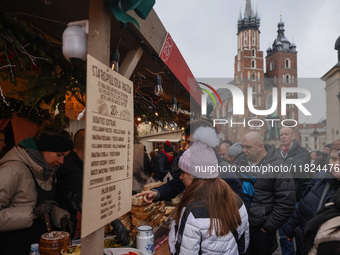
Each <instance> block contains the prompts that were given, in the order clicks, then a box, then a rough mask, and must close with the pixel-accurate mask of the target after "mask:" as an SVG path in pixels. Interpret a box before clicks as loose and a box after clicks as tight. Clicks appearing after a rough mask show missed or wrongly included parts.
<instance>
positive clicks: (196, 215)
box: [169, 204, 249, 255]
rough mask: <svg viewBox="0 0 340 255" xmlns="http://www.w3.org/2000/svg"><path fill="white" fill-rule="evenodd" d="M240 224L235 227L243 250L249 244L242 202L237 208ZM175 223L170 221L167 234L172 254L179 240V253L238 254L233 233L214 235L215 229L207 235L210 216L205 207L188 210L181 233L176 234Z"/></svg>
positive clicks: (247, 226) (247, 227)
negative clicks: (242, 244)
mask: <svg viewBox="0 0 340 255" xmlns="http://www.w3.org/2000/svg"><path fill="white" fill-rule="evenodd" d="M184 211H185V208H183V210H182V216H181V219H180V224H179V226H180V225H181V221H182V219H183V214H184ZM239 212H240V216H241V221H242V222H241V225H240V226H239V227H238V228H237V233H238V237H239V239H240V238H242V239H243V241H244V251H246V250H247V248H248V245H249V223H248V214H247V210H246V207H245V206H244V204H242V205H241V206H240V208H239ZM175 227H176V224H175V221H173V222H172V225H171V230H170V234H169V247H170V251H171V253H172V254H175V252H176V247H175V245H176V242H177V240H178V239H179V240H181V246H180V252H179V254H180V255H193V254H207V255H208V254H214V255H219V254H225V255H227V254H228V255H234V254H235V255H238V254H239V252H238V245H237V242H236V239H235V237H234V235H233V233H231V232H229V233H228V234H227V235H225V236H216V234H215V231H213V233H212V235H211V236H210V235H209V227H210V218H209V216H208V214H207V210H206V209H205V208H202V207H201V208H198V207H195V208H193V209H191V210H190V212H189V215H188V218H187V221H186V224H185V227H184V231H183V235H182V236H180V235H179V234H177V235H176V228H175ZM200 251H201V253H200Z"/></svg>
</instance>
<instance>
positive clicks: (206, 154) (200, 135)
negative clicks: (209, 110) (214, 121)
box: [178, 127, 219, 179]
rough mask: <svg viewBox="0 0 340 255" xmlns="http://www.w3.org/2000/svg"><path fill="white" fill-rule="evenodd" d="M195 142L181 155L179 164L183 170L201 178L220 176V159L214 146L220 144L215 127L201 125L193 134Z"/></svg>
mask: <svg viewBox="0 0 340 255" xmlns="http://www.w3.org/2000/svg"><path fill="white" fill-rule="evenodd" d="M192 138H193V140H194V143H193V144H192V145H191V146H190V148H189V149H188V150H186V151H185V152H184V153H183V155H182V156H181V157H180V159H179V162H178V166H179V168H181V169H182V171H184V172H186V173H188V174H190V175H191V176H193V177H196V178H200V179H214V178H217V177H218V175H219V174H218V170H217V166H218V161H217V158H216V154H215V151H214V150H213V148H214V147H216V146H217V144H218V138H217V134H216V132H215V129H213V128H211V127H199V128H198V129H196V131H195V133H194V134H193V136H192Z"/></svg>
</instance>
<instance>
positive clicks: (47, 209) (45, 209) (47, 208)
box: [33, 200, 58, 218]
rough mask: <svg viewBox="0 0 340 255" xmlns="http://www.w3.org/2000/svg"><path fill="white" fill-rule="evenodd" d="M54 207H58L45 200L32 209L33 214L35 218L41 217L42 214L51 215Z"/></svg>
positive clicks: (55, 203) (53, 202) (54, 203)
mask: <svg viewBox="0 0 340 255" xmlns="http://www.w3.org/2000/svg"><path fill="white" fill-rule="evenodd" d="M54 206H58V204H57V202H56V201H53V200H46V201H44V202H42V203H41V204H40V205H38V206H37V207H36V208H34V209H33V214H34V215H35V217H37V218H40V217H42V216H43V215H44V213H47V214H51V212H52V210H53V207H54Z"/></svg>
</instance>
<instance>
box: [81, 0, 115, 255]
mask: <svg viewBox="0 0 340 255" xmlns="http://www.w3.org/2000/svg"><path fill="white" fill-rule="evenodd" d="M110 32H111V19H110V13H109V10H108V8H107V6H106V5H105V0H90V4H89V34H88V54H89V55H91V56H93V57H95V58H96V59H98V60H99V61H101V62H102V63H104V64H106V65H109V62H110ZM104 230H105V229H104V227H102V228H100V229H98V230H97V231H95V232H93V233H92V234H90V235H88V236H86V237H85V238H83V239H82V242H81V245H82V248H81V250H82V254H84V255H103V250H104V241H103V239H104Z"/></svg>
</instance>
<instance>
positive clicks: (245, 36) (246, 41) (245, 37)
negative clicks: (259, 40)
mask: <svg viewBox="0 0 340 255" xmlns="http://www.w3.org/2000/svg"><path fill="white" fill-rule="evenodd" d="M247 45H248V36H247V31H245V32H244V46H247Z"/></svg>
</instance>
